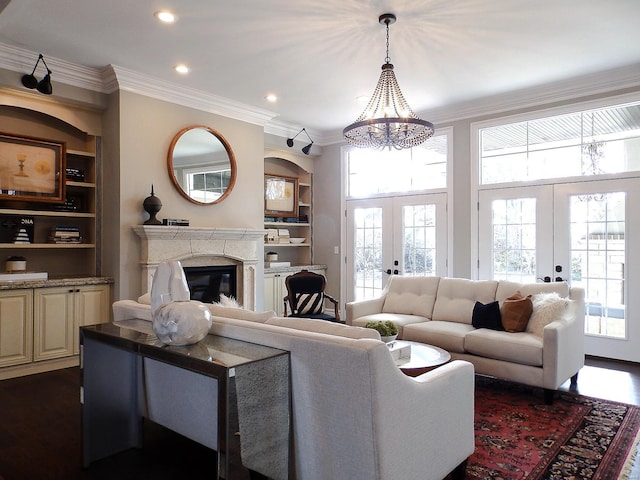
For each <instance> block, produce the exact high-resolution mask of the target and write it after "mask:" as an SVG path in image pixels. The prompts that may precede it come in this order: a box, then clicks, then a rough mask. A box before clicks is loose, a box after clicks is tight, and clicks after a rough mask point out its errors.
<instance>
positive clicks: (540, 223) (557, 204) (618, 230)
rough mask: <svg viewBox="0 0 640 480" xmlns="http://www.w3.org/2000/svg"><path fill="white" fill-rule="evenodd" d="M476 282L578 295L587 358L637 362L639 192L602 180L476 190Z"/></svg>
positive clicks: (629, 182)
mask: <svg viewBox="0 0 640 480" xmlns="http://www.w3.org/2000/svg"><path fill="white" fill-rule="evenodd" d="M478 196H479V208H478V225H479V227H478V250H479V260H478V276H479V278H494V279H507V280H514V281H520V282H534V281H560V280H566V281H568V282H569V283H570V284H571V285H572V286H578V287H582V288H584V289H585V294H586V318H585V351H586V353H587V354H590V355H596V356H602V357H608V358H618V359H624V360H631V361H639V360H640V353H639V352H640V329H639V327H638V325H639V323H638V322H637V321H633V319H634V318H637V316H638V314H640V299H638V298H637V297H638V295H635V297H636V298H634V296H633V295H631V296H630V295H629V292H634V291H638V287H639V286H640V275H638V268H639V267H640V252H639V251H638V249H637V248H633V246H634V245H637V244H638V241H640V208H639V206H640V189H639V188H638V180H636V179H622V180H603V181H591V182H577V183H566V184H556V185H545V186H537V187H524V188H505V189H491V190H482V191H480V192H479V195H478Z"/></svg>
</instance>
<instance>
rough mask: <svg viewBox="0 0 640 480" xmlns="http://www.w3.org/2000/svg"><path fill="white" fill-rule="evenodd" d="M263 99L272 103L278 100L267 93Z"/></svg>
mask: <svg viewBox="0 0 640 480" xmlns="http://www.w3.org/2000/svg"><path fill="white" fill-rule="evenodd" d="M264 99H265V100H266V101H267V102H271V103H274V102H276V101H277V100H278V97H277V96H276V95H275V94H274V93H269V94H267V96H266V97H264Z"/></svg>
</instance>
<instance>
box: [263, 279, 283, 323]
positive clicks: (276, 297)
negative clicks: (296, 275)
mask: <svg viewBox="0 0 640 480" xmlns="http://www.w3.org/2000/svg"><path fill="white" fill-rule="evenodd" d="M287 275H288V274H280V273H267V274H265V276H264V309H265V310H273V311H274V312H276V315H278V316H279V317H281V316H283V315H284V297H285V295H286V294H287V287H286V286H285V284H284V279H285V278H286V276H287Z"/></svg>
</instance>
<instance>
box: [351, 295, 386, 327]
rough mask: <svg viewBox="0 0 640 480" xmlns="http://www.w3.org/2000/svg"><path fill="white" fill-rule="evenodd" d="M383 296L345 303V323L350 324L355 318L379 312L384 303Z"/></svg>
mask: <svg viewBox="0 0 640 480" xmlns="http://www.w3.org/2000/svg"><path fill="white" fill-rule="evenodd" d="M384 299H385V297H384V296H382V297H378V298H372V299H369V300H361V301H359V302H348V303H347V304H346V305H345V308H346V311H347V325H352V321H353V320H354V319H355V318H359V317H364V316H365V315H373V314H374V313H381V312H382V306H383V305H384Z"/></svg>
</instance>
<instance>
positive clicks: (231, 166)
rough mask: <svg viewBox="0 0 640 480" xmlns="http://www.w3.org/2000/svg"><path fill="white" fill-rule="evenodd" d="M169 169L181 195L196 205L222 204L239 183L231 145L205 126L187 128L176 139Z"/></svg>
mask: <svg viewBox="0 0 640 480" xmlns="http://www.w3.org/2000/svg"><path fill="white" fill-rule="evenodd" d="M167 167H168V169H169V177H170V178H171V181H172V182H173V184H174V185H175V187H176V189H177V190H178V192H179V193H180V195H182V196H183V197H184V198H186V199H187V200H189V201H190V202H192V203H195V204H197V205H215V204H216V203H220V202H221V201H222V200H224V199H225V198H226V197H227V196H228V195H229V194H230V193H231V190H232V189H233V186H234V185H235V183H236V173H237V166H236V159H235V157H234V155H233V151H232V150H231V147H230V146H229V143H228V142H227V141H226V140H225V138H224V137H223V136H222V135H220V133H219V132H217V131H216V130H214V129H213V128H211V127H208V126H206V125H191V126H189V127H185V128H183V129H182V130H180V131H179V132H178V133H177V134H176V136H175V137H173V140H172V141H171V145H170V146H169V154H168V156H167Z"/></svg>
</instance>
